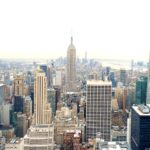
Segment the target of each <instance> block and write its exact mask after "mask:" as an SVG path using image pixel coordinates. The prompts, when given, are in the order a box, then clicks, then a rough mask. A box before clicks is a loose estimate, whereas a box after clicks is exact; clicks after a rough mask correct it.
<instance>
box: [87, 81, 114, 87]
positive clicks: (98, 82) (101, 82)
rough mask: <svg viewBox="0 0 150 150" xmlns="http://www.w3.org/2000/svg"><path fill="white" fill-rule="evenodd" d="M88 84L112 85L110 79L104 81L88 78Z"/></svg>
mask: <svg viewBox="0 0 150 150" xmlns="http://www.w3.org/2000/svg"><path fill="white" fill-rule="evenodd" d="M87 85H91V86H92V85H93V86H95V85H110V86H111V85H112V83H111V82H110V81H103V80H87Z"/></svg>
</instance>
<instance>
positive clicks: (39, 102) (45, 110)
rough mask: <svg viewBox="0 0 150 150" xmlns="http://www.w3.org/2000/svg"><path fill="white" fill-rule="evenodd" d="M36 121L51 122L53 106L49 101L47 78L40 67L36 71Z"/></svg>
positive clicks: (36, 123) (38, 122) (40, 122)
mask: <svg viewBox="0 0 150 150" xmlns="http://www.w3.org/2000/svg"><path fill="white" fill-rule="evenodd" d="M34 123H35V125H39V124H50V123H51V108H50V104H49V103H48V102H47V78H46V76H45V73H44V72H43V71H42V70H40V69H39V70H38V71H37V72H36V75H35V81H34Z"/></svg>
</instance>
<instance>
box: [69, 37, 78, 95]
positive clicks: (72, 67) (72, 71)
mask: <svg viewBox="0 0 150 150" xmlns="http://www.w3.org/2000/svg"><path fill="white" fill-rule="evenodd" d="M67 91H68V92H74V91H76V48H75V46H74V45H73V38H72V37H71V44H70V45H69V47H68V50H67Z"/></svg>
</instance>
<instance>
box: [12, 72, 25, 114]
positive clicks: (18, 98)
mask: <svg viewBox="0 0 150 150" xmlns="http://www.w3.org/2000/svg"><path fill="white" fill-rule="evenodd" d="M14 90H15V91H14V92H15V95H14V111H15V112H23V103H24V99H23V96H24V78H23V75H22V74H18V75H16V76H15V79H14Z"/></svg>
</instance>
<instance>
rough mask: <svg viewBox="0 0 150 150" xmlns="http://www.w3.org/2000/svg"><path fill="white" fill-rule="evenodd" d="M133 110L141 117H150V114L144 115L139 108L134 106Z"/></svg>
mask: <svg viewBox="0 0 150 150" xmlns="http://www.w3.org/2000/svg"><path fill="white" fill-rule="evenodd" d="M132 108H133V109H134V110H135V111H136V112H137V113H138V114H139V115H140V116H150V112H149V113H143V112H142V111H141V110H140V109H139V107H138V106H132Z"/></svg>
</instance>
